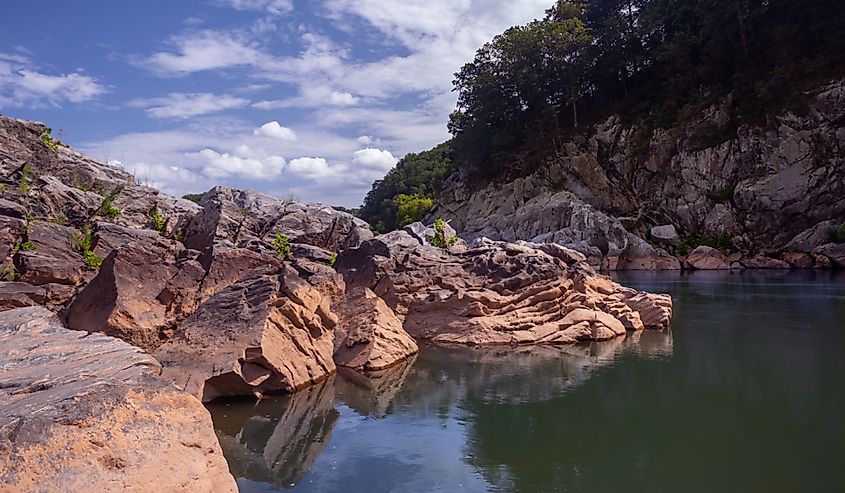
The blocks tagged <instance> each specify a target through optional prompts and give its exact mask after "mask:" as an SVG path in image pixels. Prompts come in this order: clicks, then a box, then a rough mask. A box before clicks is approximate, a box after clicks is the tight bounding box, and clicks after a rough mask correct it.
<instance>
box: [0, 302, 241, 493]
mask: <svg viewBox="0 0 845 493" xmlns="http://www.w3.org/2000/svg"><path fill="white" fill-rule="evenodd" d="M0 347H3V351H2V352H0V367H2V368H3V372H2V373H0V483H2V484H3V485H4V487H3V488H2V489H3V491H10V492H11V491H21V492H23V491H43V492H64V491H103V492H112V491H114V492H117V491H126V490H136V491H137V490H142V489H145V487H146V486H145V485H153V484H154V485H155V489H156V491H186V492H187V491H199V492H214V493H218V492H235V491H237V487H236V485H235V482H234V479H233V478H232V476H231V475H230V474H229V470H228V467H227V465H226V461H225V459H224V458H223V454H222V452H221V449H220V446H219V445H218V443H217V440H216V438H215V435H214V430H213V429H212V425H211V419H210V417H209V415H208V412H207V411H206V410H205V409H204V408H203V406H202V405H201V404H200V403H199V401H197V400H196V399H194V398H193V397H191V396H189V395H187V394H185V393H183V392H181V391H179V390H177V389H176V388H175V387H173V386H172V385H171V384H169V383H166V382H164V381H163V380H161V379H159V378H158V377H157V375H158V372H159V365H158V363H157V362H156V361H155V360H154V359H153V358H152V357H151V356H149V355H147V354H145V353H143V352H141V351H140V350H139V349H137V348H135V347H132V346H130V345H128V344H126V343H124V342H122V341H119V340H117V339H113V338H111V337H107V336H104V335H89V334H87V333H86V332H79V331H72V330H67V329H64V328H61V327H60V326H59V321H58V319H57V318H56V316H55V315H54V314H53V313H51V312H49V311H48V310H46V309H44V308H23V309H16V310H11V311H7V312H3V313H0Z"/></svg>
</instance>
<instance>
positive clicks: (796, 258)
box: [783, 252, 815, 269]
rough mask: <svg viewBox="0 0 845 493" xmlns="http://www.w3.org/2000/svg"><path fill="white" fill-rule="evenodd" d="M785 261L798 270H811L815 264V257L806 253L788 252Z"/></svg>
mask: <svg viewBox="0 0 845 493" xmlns="http://www.w3.org/2000/svg"><path fill="white" fill-rule="evenodd" d="M783 260H784V261H786V262H787V263H789V265H791V266H792V267H794V268H796V269H811V268H812V267H813V265H814V264H815V262H814V261H813V256H812V255H811V254H809V253H804V252H786V253H784V254H783Z"/></svg>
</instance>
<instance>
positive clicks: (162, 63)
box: [137, 30, 264, 75]
mask: <svg viewBox="0 0 845 493" xmlns="http://www.w3.org/2000/svg"><path fill="white" fill-rule="evenodd" d="M171 45H173V47H174V48H175V52H173V51H160V52H158V53H154V54H152V55H150V56H149V57H147V58H146V59H144V60H141V61H140V62H137V63H138V64H139V65H141V66H143V67H146V68H149V69H150V70H153V71H155V72H158V73H161V74H165V75H183V74H188V73H192V72H201V71H204V70H214V69H222V68H227V67H237V66H246V65H254V64H257V63H259V62H260V61H261V59H262V58H263V57H264V55H263V54H262V53H261V52H260V51H259V50H258V49H257V48H256V44H255V43H254V42H250V41H246V40H244V39H242V38H241V37H240V36H238V35H236V34H235V33H226V32H220V31H213V30H205V31H199V32H195V33H190V34H187V35H182V36H175V37H173V38H172V39H171Z"/></svg>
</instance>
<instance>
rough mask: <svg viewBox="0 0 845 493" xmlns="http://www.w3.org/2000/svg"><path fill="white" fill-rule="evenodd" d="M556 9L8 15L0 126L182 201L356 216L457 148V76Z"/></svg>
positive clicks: (190, 5)
mask: <svg viewBox="0 0 845 493" xmlns="http://www.w3.org/2000/svg"><path fill="white" fill-rule="evenodd" d="M551 3H552V0H404V1H403V0H178V1H177V0H166V1H165V0H146V1H143V2H141V1H128V0H127V1H115V0H86V1H84V2H68V1H66V0H64V1H58V0H41V1H39V2H23V1H8V0H7V1H4V2H3V5H2V7H0V14H2V15H0V114H3V115H6V116H11V117H15V118H24V119H32V120H38V121H42V122H44V123H46V124H47V125H49V126H50V127H52V128H53V129H54V135H57V136H58V137H59V138H60V139H61V140H62V141H63V142H66V143H67V144H69V145H71V146H72V147H73V148H74V149H76V150H79V151H81V152H84V153H86V154H88V155H90V156H92V157H94V158H96V159H99V160H102V161H106V162H109V163H112V164H114V165H118V166H121V167H123V168H125V169H126V170H127V171H129V172H131V173H133V174H134V175H135V177H136V181H138V182H141V183H146V184H149V185H152V186H155V187H157V188H160V189H162V190H163V191H165V192H168V193H171V194H175V195H182V194H185V193H196V192H203V191H205V190H208V189H209V188H211V187H212V186H215V185H226V186H231V187H235V188H253V189H257V190H260V191H263V192H266V193H270V194H272V195H276V196H278V197H282V198H296V199H298V200H304V201H310V202H322V203H327V204H330V205H343V206H347V207H354V206H358V205H360V204H361V202H362V200H363V197H364V195H365V194H366V192H367V191H368V190H369V189H370V187H371V185H372V182H373V181H374V180H376V179H379V178H381V177H383V176H384V174H385V173H386V172H387V171H388V170H389V169H390V168H391V167H392V166H394V165H395V163H396V162H397V160H398V159H399V158H401V157H402V156H404V155H405V154H406V153H409V152H419V151H423V150H426V149H429V148H431V147H433V146H434V145H436V144H438V143H440V142H443V141H444V140H447V139H448V138H449V134H448V132H447V130H446V123H447V121H448V115H449V113H450V112H451V111H452V110H453V109H454V107H455V102H456V99H457V98H456V94H455V93H454V92H452V79H453V74H454V73H455V72H456V71H457V70H458V69H460V67H461V66H462V65H463V64H464V63H466V62H468V61H470V60H471V59H472V57H473V55H474V53H475V51H476V50H477V49H478V48H479V47H481V45H483V44H484V43H485V42H487V41H489V40H490V39H492V38H493V36H495V35H496V34H498V33H500V32H502V31H504V30H505V29H507V28H508V27H510V26H513V25H517V24H524V23H526V22H528V21H530V20H532V19H534V18H538V17H542V15H543V12H544V10H545V9H546V8H548V7H549V6H550V5H551Z"/></svg>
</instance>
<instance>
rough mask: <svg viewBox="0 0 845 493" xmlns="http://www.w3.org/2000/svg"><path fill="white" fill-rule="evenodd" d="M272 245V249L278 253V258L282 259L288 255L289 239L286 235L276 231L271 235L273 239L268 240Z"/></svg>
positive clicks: (285, 258)
mask: <svg viewBox="0 0 845 493" xmlns="http://www.w3.org/2000/svg"><path fill="white" fill-rule="evenodd" d="M270 244H271V245H273V249H274V250H276V254H278V255H279V258H280V259H282V260H287V259H288V256H289V255H290V249H291V246H290V239H289V238H288V237H287V236H284V235H282V234H281V233H276V235H275V236H274V237H273V241H272V242H270Z"/></svg>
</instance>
